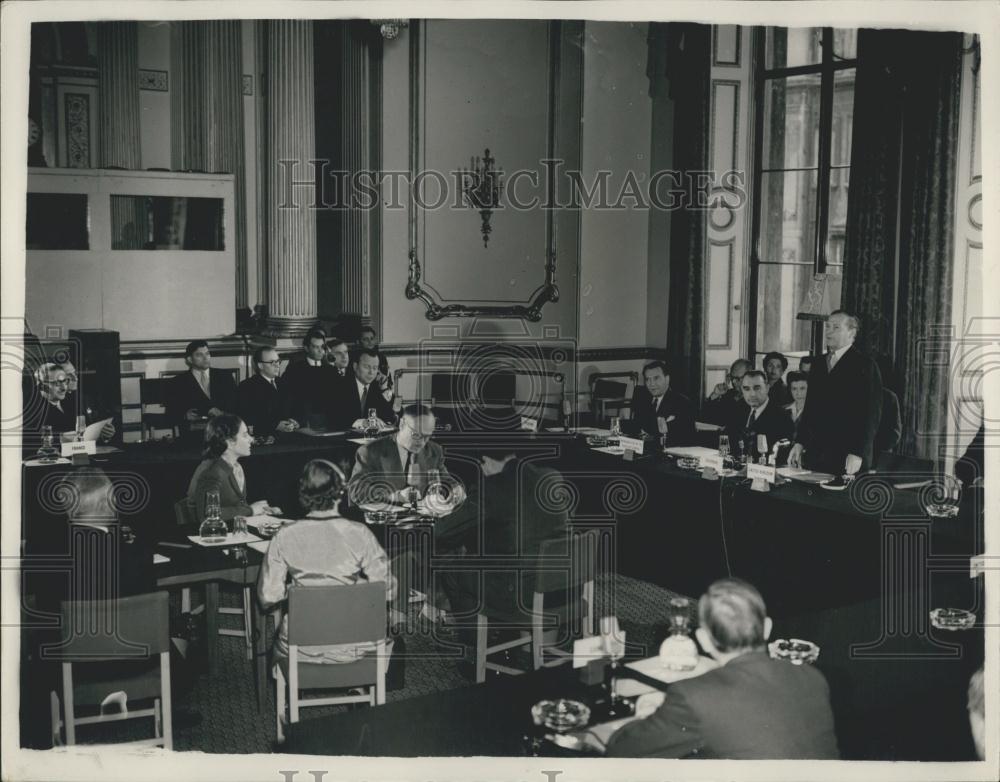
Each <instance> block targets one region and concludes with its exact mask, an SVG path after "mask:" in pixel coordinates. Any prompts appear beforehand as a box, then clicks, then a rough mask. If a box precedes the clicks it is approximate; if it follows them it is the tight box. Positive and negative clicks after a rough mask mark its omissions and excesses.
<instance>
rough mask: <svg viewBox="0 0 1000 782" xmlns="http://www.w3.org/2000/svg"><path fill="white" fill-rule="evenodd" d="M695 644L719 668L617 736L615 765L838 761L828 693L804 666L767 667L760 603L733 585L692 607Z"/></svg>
mask: <svg viewBox="0 0 1000 782" xmlns="http://www.w3.org/2000/svg"><path fill="white" fill-rule="evenodd" d="M698 622H699V624H700V627H699V628H698V629H697V630H696V631H695V633H696V635H697V637H698V642H699V643H700V644H701V646H702V648H703V649H704V650H705V651H707V652H708V654H709V655H710V656H712V657H713V658H714V659H715V660H716V661H717V662H718V663H719V667H718V668H715V669H714V670H711V671H709V672H707V673H704V674H702V675H701V676H695V677H692V678H690V679H684V680H682V681H678V682H675V683H673V684H671V685H670V692H669V693H667V694H666V696H665V697H662V696H660V697H659V700H660V701H661V703H662V705H660V706H659V707H658V708H657V709H656V710H655V711H653V712H652V713H651V714H649V716H646V717H640V718H638V719H635V720H633V721H631V722H629V723H628V724H626V725H625V726H624V727H622V728H621V729H619V730H618V731H617V732H615V733H614V734H613V735H612V736H611V739H610V740H609V741H608V745H607V754H608V755H612V756H617V757H659V758H681V757H688V756H693V757H701V758H722V759H740V760H744V759H746V760H751V759H775V760H777V759H815V760H836V759H837V758H839V757H840V752H839V750H838V748H837V736H836V734H835V733H834V728H833V710H832V709H831V707H830V689H829V687H828V686H827V683H826V679H824V678H823V674H822V673H820V672H819V671H818V670H816V669H815V668H813V667H812V666H810V665H793V664H792V663H790V662H788V661H786V660H772V659H771V658H770V657H769V656H768V653H767V649H766V648H765V646H764V643H765V641H766V640H767V637H768V636H769V635H770V634H771V619H770V617H768V616H767V615H766V608H765V606H764V600H763V598H761V596H760V593H759V592H758V591H757V590H756V589H755V588H754V587H753V586H751V585H750V584H748V583H746V582H745V581H741V580H740V579H737V578H727V579H722V580H720V581H716V582H715V583H714V584H712V585H711V586H710V587H709V588H708V591H707V592H706V593H705V594H704V595H702V597H701V600H699V601H698Z"/></svg>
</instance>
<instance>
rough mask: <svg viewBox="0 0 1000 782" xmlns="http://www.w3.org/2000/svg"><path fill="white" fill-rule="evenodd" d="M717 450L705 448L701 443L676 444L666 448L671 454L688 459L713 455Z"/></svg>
mask: <svg viewBox="0 0 1000 782" xmlns="http://www.w3.org/2000/svg"><path fill="white" fill-rule="evenodd" d="M718 452H719V451H718V449H716V448H705V447H704V446H701V445H678V446H674V447H672V448H667V453H669V454H670V455H671V456H682V457H687V458H689V459H701V458H702V457H703V456H713V455H715V454H717V453H718Z"/></svg>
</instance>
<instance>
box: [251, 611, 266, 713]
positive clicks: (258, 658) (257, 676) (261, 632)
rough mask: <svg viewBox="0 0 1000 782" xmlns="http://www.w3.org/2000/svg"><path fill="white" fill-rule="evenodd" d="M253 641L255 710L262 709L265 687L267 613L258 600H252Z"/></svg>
mask: <svg viewBox="0 0 1000 782" xmlns="http://www.w3.org/2000/svg"><path fill="white" fill-rule="evenodd" d="M253 619H254V642H253V672H254V685H255V687H256V688H257V711H258V712H260V711H263V710H264V693H265V691H266V688H267V624H266V623H267V614H265V613H264V612H263V611H262V610H261V607H260V601H259V600H254V601H253Z"/></svg>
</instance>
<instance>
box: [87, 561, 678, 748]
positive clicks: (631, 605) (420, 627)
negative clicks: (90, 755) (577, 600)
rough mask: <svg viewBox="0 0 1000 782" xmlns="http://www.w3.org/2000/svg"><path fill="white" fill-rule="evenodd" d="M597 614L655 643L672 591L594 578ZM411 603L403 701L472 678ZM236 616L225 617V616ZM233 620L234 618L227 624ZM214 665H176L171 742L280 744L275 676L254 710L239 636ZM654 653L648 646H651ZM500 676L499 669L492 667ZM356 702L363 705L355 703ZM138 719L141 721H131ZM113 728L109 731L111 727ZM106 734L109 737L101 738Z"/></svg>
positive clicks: (101, 730) (392, 697)
mask: <svg viewBox="0 0 1000 782" xmlns="http://www.w3.org/2000/svg"><path fill="white" fill-rule="evenodd" d="M596 593H597V599H596V601H595V602H596V603H597V615H598V616H601V615H603V614H606V613H609V612H610V613H614V614H616V615H617V616H618V618H619V622H620V624H621V626H622V628H623V629H624V630H625V631H626V634H627V638H628V641H629V645H630V647H631V646H632V645H633V644H636V645H639V646H645V647H646V648H647V649H648V650H655V649H656V648H658V645H659V642H660V641H661V640H662V638H663V637H664V636H665V635H666V626H667V623H668V613H667V606H668V604H669V600H670V598H671V597H674V595H673V594H672V593H671V592H668V591H667V590H664V589H661V588H659V587H656V586H653V585H650V584H647V583H644V582H640V581H635V580H633V579H629V578H624V577H621V576H618V577H615V578H613V579H609V580H606V581H600V580H599V581H598V583H597V585H596ZM236 595H237V593H236V592H233V593H232V594H224V596H223V602H224V603H230V604H235V601H236ZM418 610H419V607H418V606H415V607H414V609H413V611H412V612H411V614H410V616H409V621H408V623H407V626H408V630H407V632H406V633H405V634H404V636H403V637H404V638H405V642H406V652H407V654H406V671H405V686H404V687H403V688H401V689H398V690H394V691H389V692H388V693H387V696H386V699H387V700H388V701H390V702H391V701H397V700H403V699H406V698H413V697H417V696H419V695H425V694H429V693H433V692H437V691H441V690H447V689H452V688H455V687H464V686H469V685H470V684H471V681H470V679H469V678H468V676H467V671H468V667H467V666H460V659H459V658H458V657H457V656H456V655H455V654H449V653H447V652H443V651H442V650H441V649H440V647H439V646H438V645H437V644H436V643H435V639H434V637H433V634H432V630H431V628H430V625H429V624H428V622H427V621H426V620H424V619H422V618H421V617H419V616H418ZM230 619H235V617H225V618H224V620H223V621H228V620H230ZM233 626H234V627H235V625H233ZM218 644H219V652H220V665H219V671H218V672H217V674H216V675H214V676H209V675H208V674H207V672H206V673H200V674H197V675H196V676H194V677H191V676H188V677H185V676H184V672H183V671H182V670H181V669H180V668H178V669H177V670H176V675H175V676H174V679H175V687H174V720H173V725H174V749H175V750H178V751H183V750H200V751H203V752H213V753H251V752H272V751H280V750H278V748H277V746H276V744H275V724H274V723H275V717H274V683H273V681H271V680H269V690H268V692H267V694H266V697H265V701H264V708H263V710H262V711H260V712H258V710H257V704H256V698H255V694H254V688H253V668H252V663H251V662H250V661H248V660H247V659H246V655H245V648H244V645H243V640H242V639H240V638H236V637H231V636H220V637H219V639H218ZM648 653H649V654H652V653H653V651H649V652H648ZM495 675H499V674H495ZM346 708H348V707H346V706H330V707H317V708H311V709H308V710H307V711H304V712H303V715H302V719H311V718H314V717H318V716H321V715H323V714H329V713H333V712H336V711H339V710H344V709H346ZM357 708H368V707H367V706H359V707H357ZM136 722H137V723H138V722H139V721H136ZM142 722H145V725H139V724H136V725H135V726H134V727H129V728H125V726H124V725H122V724H119V725H114V726H93V727H89V728H84V729H82V730H81V732H80V735H79V736H78V740H79V741H80V742H81V743H86V742H91V741H101V740H102V738H103V736H104V735H105V734H107V735H108V738H110V737H111V736H112V735H113V736H115V737H117V738H116V740H120V739H121V737H123V735H128V736H130V737H134V738H141V737H143V736H148V735H151V733H150V732H149V730H150V728H149V727H148V726H149V725H150V722H149V721H142ZM112 731H113V733H112ZM104 740H107V739H104Z"/></svg>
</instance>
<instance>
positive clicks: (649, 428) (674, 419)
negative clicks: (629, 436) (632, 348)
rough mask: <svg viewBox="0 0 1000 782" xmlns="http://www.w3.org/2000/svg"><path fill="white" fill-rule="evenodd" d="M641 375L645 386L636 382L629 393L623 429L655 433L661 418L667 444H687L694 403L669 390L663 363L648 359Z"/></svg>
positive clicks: (690, 438)
mask: <svg viewBox="0 0 1000 782" xmlns="http://www.w3.org/2000/svg"><path fill="white" fill-rule="evenodd" d="M642 379H643V381H644V382H645V386H637V387H636V389H635V392H634V393H633V394H632V404H631V409H632V418H631V420H630V421H628V422H627V424H626V426H625V429H626V430H628V431H629V432H631V433H633V434H642V433H646V434H648V435H652V436H653V437H659V436H660V434H661V432H660V423H659V419H661V418H662V419H663V421H664V425H665V426H666V429H667V431H666V435H667V444H668V445H691V444H692V443H693V442H694V439H695V428H694V405H693V404H691V401H690V400H689V399H688V398H687V397H686V396H684V395H683V394H678V393H677V392H676V391H673V390H671V388H670V372H669V370H668V369H667V365H666V364H665V363H664V362H662V361H651V362H650V363H648V364H646V366H644V367H643V368H642Z"/></svg>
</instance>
